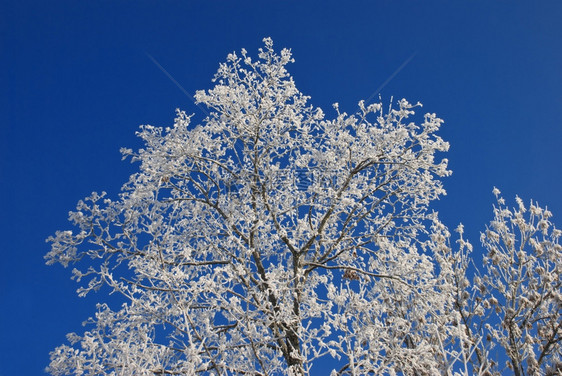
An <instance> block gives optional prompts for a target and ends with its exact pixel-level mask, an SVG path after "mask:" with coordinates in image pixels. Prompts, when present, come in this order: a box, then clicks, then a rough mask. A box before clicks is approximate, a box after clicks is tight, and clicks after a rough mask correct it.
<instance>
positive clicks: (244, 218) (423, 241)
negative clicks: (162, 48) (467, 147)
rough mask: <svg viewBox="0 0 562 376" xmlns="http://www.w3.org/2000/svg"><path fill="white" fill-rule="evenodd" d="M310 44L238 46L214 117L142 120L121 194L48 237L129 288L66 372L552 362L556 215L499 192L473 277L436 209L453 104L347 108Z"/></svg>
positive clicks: (421, 369) (392, 369) (67, 357)
mask: <svg viewBox="0 0 562 376" xmlns="http://www.w3.org/2000/svg"><path fill="white" fill-rule="evenodd" d="M292 61H293V60H292V56H291V52H290V51H289V50H287V49H283V50H281V51H280V52H279V53H277V52H276V51H275V50H274V48H273V43H272V41H271V39H269V38H266V39H264V47H263V48H262V49H260V50H259V54H258V58H257V59H253V58H251V57H250V56H249V55H248V53H247V52H246V51H245V50H242V51H241V53H240V54H237V53H231V54H229V55H228V57H227V61H226V62H225V63H223V64H221V65H220V67H219V69H218V72H217V74H216V75H215V78H214V82H215V86H214V87H213V88H212V89H211V90H208V91H199V92H197V94H196V96H195V98H196V101H197V103H198V104H200V105H204V106H206V108H208V111H209V115H208V116H207V117H206V118H204V119H202V120H201V121H200V122H199V123H195V122H194V121H193V118H194V116H193V115H192V116H189V115H187V114H186V113H185V112H183V111H179V110H178V112H177V117H176V119H175V122H174V124H173V126H171V127H169V128H165V129H163V128H158V127H153V126H148V125H146V126H142V127H141V130H140V131H139V132H138V135H139V136H140V137H141V138H142V140H143V141H144V144H145V146H144V148H143V149H141V150H139V151H136V152H135V151H133V150H130V149H123V150H122V152H123V155H124V157H128V158H131V159H132V160H133V161H136V162H139V165H140V168H139V172H138V173H136V174H134V175H132V176H131V178H130V180H129V181H128V182H127V183H126V184H125V185H124V186H123V188H122V193H121V194H120V195H119V197H118V198H117V199H116V200H113V199H110V198H108V197H107V196H106V194H105V193H100V194H98V193H93V194H92V195H91V196H90V197H88V198H86V199H85V200H84V201H80V202H79V203H78V206H77V209H76V211H74V212H71V213H70V221H71V222H72V224H73V225H74V227H75V229H74V230H73V231H60V232H57V233H56V235H55V236H53V237H51V238H49V241H50V243H51V247H52V248H51V251H50V252H49V253H48V254H47V256H46V259H47V263H48V264H53V263H60V264H62V265H64V266H67V265H74V270H73V276H74V278H75V279H76V280H77V281H79V282H81V287H80V288H79V290H78V292H79V294H81V295H85V294H88V293H89V292H90V291H93V290H97V289H99V288H100V287H102V286H108V287H109V288H110V289H111V291H113V292H117V293H119V294H120V295H121V296H123V297H124V298H125V300H126V302H125V303H124V304H123V305H122V306H121V307H110V306H109V304H103V303H101V304H99V306H98V312H97V313H96V315H95V317H93V318H91V319H90V320H89V326H88V330H87V331H86V332H85V333H84V334H82V335H77V334H69V335H68V339H69V342H70V344H69V345H63V346H60V347H59V348H57V349H56V350H54V351H53V352H52V353H51V364H50V366H49V367H48V371H49V372H51V373H52V374H53V375H66V374H76V375H164V374H169V375H195V374H216V375H235V374H236V375H237V374H251V375H279V374H287V375H309V374H314V370H315V369H317V367H318V366H317V364H318V363H319V362H321V361H322V362H323V361H324V360H329V362H331V363H330V364H334V367H333V371H332V374H333V375H364V374H389V375H393V374H404V375H430V374H431V375H433V374H451V375H452V374H453V373H459V374H470V373H474V374H482V375H484V374H492V373H498V372H501V370H502V369H503V367H504V364H499V362H498V361H495V360H494V359H493V357H491V356H490V354H492V353H493V352H494V351H495V350H494V349H498V348H502V349H505V351H504V353H502V355H501V356H502V359H504V360H505V359H509V363H510V366H511V367H512V368H513V369H514V371H515V372H516V374H518V375H522V374H532V372H534V370H536V372H546V369H547V368H548V367H549V366H554V365H555V363H556V362H557V361H559V360H560V355H561V354H560V351H561V350H560V338H561V334H562V330H561V322H560V313H561V310H562V308H561V301H562V300H561V296H562V295H561V284H560V283H561V282H560V271H561V268H562V266H561V265H560V262H559V260H560V259H561V257H560V256H561V247H560V246H559V245H558V238H559V237H560V231H558V230H556V229H555V228H554V227H553V225H552V224H551V223H550V222H549V218H550V213H549V212H548V211H546V210H544V209H541V208H540V207H539V206H538V205H536V204H532V205H531V207H530V209H529V211H527V210H526V209H525V207H524V205H523V204H522V203H520V204H519V205H520V206H519V209H517V210H514V211H510V210H509V209H507V208H506V207H505V206H504V204H505V203H504V201H503V199H502V198H501V197H500V196H499V192H497V194H498V205H499V206H498V207H497V208H496V209H495V210H494V213H495V216H496V218H495V219H494V221H493V222H492V223H491V225H490V227H489V228H488V230H487V231H486V232H485V233H484V234H483V239H482V241H483V244H484V246H485V248H486V249H487V250H488V255H487V256H486V260H488V261H490V262H487V263H486V267H487V269H486V270H484V271H483V272H484V273H485V274H478V273H477V276H476V277H475V280H474V281H470V280H469V279H470V278H469V274H470V273H469V270H468V269H469V267H470V256H469V254H470V250H471V248H472V247H471V245H470V243H469V242H467V241H465V240H464V239H463V238H462V229H459V230H460V231H459V232H460V236H459V240H458V244H459V246H458V247H456V248H457V249H455V250H453V247H452V246H451V240H450V239H451V235H450V233H449V231H448V229H447V227H446V226H444V225H443V224H442V223H441V222H440V221H439V219H438V217H437V214H436V213H434V212H433V211H432V210H431V208H430V203H431V202H432V201H433V200H435V199H438V198H439V197H440V196H441V195H443V194H445V190H444V189H443V186H442V182H441V178H443V177H446V176H448V175H449V174H450V171H449V170H448V169H447V160H446V159H444V158H442V157H441V156H440V152H445V151H446V150H447V149H448V143H447V142H445V141H443V140H442V139H441V137H439V136H438V135H437V131H438V130H439V128H440V126H441V125H442V123H443V121H442V120H441V119H440V118H438V117H437V116H436V115H435V114H431V113H427V114H424V115H422V116H419V115H417V114H416V112H419V111H420V109H421V104H419V103H418V104H415V105H414V104H411V103H409V102H408V101H406V100H405V99H402V100H400V101H398V102H397V103H391V104H390V105H388V106H383V104H382V103H375V104H368V103H364V102H363V101H362V102H360V103H359V110H358V111H357V112H356V113H353V114H347V113H345V112H340V110H339V107H338V106H337V104H336V105H334V111H333V112H334V113H335V116H334V117H333V118H329V117H328V116H327V115H325V113H324V112H323V111H322V110H321V109H319V108H316V107H314V106H312V105H310V104H309V103H308V100H309V97H307V96H305V95H303V94H302V93H300V92H299V91H298V89H297V88H296V86H295V83H294V81H293V79H292V77H291V76H290V74H289V73H288V71H287V69H286V67H287V65H288V64H289V63H291V62H292ZM526 213H527V214H529V213H530V218H528V219H527V218H525V214H526ZM453 244H454V243H453ZM491 317H494V319H493V320H491V319H490V318H491ZM490 323H500V324H498V325H491V324H490ZM315 367H316V368H315ZM527 370H529V371H527Z"/></svg>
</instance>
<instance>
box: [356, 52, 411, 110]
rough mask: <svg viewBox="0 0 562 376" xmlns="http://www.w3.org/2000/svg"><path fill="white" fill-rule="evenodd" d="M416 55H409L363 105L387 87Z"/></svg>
mask: <svg viewBox="0 0 562 376" xmlns="http://www.w3.org/2000/svg"><path fill="white" fill-rule="evenodd" d="M417 53H418V51H415V52H414V53H413V54H411V55H410V57H409V58H407V59H406V60H405V61H404V62H403V63H402V65H400V66H399V67H398V69H396V70H395V71H394V73H392V74H391V75H390V76H389V77H388V78H387V79H386V81H384V82H383V83H382V84H381V86H379V87H378V88H377V90H375V91H374V92H373V94H371V96H370V97H369V98H368V99H367V100H366V101H365V105H367V104H368V103H369V102H370V101H371V100H372V99H373V98H374V97H375V95H377V94H378V93H380V91H381V90H382V89H383V88H384V87H385V86H386V85H388V83H389V82H390V81H392V79H393V78H394V77H396V75H397V74H398V73H400V71H401V70H402V69H404V67H405V66H406V65H408V63H409V62H410V61H412V59H413V58H414V57H415V56H416V54H417Z"/></svg>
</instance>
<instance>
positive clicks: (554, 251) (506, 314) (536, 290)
mask: <svg viewBox="0 0 562 376" xmlns="http://www.w3.org/2000/svg"><path fill="white" fill-rule="evenodd" d="M494 194H495V196H496V199H497V206H496V207H494V219H493V220H492V221H491V222H490V225H489V226H488V227H487V228H486V231H485V232H483V233H482V236H481V241H482V244H483V246H484V249H485V256H484V258H483V265H484V269H483V270H481V271H479V273H478V275H477V276H476V277H475V278H474V284H469V283H468V280H467V279H466V275H465V274H464V272H465V271H466V266H467V263H466V262H465V263H464V271H462V272H461V273H459V276H460V277H459V278H458V280H459V281H462V282H460V283H459V284H458V285H459V288H458V294H457V295H456V301H457V303H456V305H457V308H458V309H459V312H460V314H461V316H462V319H463V322H464V324H465V327H466V330H467V334H468V336H469V337H470V338H471V339H472V340H473V341H475V340H479V339H481V340H482V341H481V342H479V344H480V345H481V346H480V349H478V350H477V351H475V353H474V357H473V360H474V362H475V364H477V365H478V367H480V368H483V367H486V368H487V369H490V371H491V372H493V373H494V374H497V375H500V374H502V372H503V371H502V370H504V369H505V368H508V369H510V370H511V372H513V374H515V375H517V376H525V375H543V374H545V373H549V374H554V373H553V372H555V371H554V369H555V368H556V367H557V366H558V365H559V364H560V361H561V357H562V346H561V342H562V261H561V260H562V246H560V244H559V239H560V236H561V235H562V232H561V231H560V230H558V229H556V228H555V226H554V225H553V224H552V223H551V222H550V219H551V217H552V214H551V213H550V212H549V211H548V210H547V209H543V208H541V207H540V206H539V205H538V204H537V203H534V202H531V204H530V205H529V207H526V206H525V205H524V204H523V201H522V200H521V199H520V198H518V197H517V198H516V201H517V207H516V208H513V209H509V208H508V207H507V206H506V204H505V200H504V199H503V198H502V197H501V196H500V191H499V190H498V189H494ZM461 269H462V268H461ZM463 275H464V277H463ZM502 359H503V361H505V360H506V359H507V362H506V363H505V365H504V364H503V361H501V360H502ZM500 362H501V364H500Z"/></svg>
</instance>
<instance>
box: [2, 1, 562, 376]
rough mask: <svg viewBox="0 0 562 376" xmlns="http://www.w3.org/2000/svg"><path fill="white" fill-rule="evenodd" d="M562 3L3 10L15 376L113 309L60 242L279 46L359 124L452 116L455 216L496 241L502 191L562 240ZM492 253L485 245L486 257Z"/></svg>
mask: <svg viewBox="0 0 562 376" xmlns="http://www.w3.org/2000/svg"><path fill="white" fill-rule="evenodd" d="M560 20H562V2H560V1H558V0H551V1H540V2H539V1H537V2H531V1H491V0H488V1H476V0H471V1H463V2H461V1H445V0H443V1H423V2H422V1H390V0H387V1H380V0H373V1H355V2H351V1H350V2H343V1H317V2H312V1H302V0H301V1H290V0H288V1H272V2H265V1H119V0H113V1H74V0H73V1H70V0H69V1H56V0H55V1H48V2H47V1H26V0H23V1H20V0H13V1H6V0H0V68H1V69H0V83H1V84H0V116H1V118H0V190H1V194H0V253H1V259H0V260H1V261H0V376H8V375H24V376H25V375H40V374H42V372H43V369H44V367H45V366H46V365H47V364H48V353H49V351H50V350H52V349H53V348H54V347H56V346H57V345H59V344H61V343H63V342H64V341H65V334H66V333H67V332H71V331H76V332H81V331H82V330H83V328H82V326H81V323H82V321H84V320H85V319H87V318H88V316H90V315H92V314H93V313H94V305H95V302H96V300H98V299H104V298H105V296H103V295H97V296H96V295H94V296H92V297H91V298H87V299H80V298H78V297H77V296H76V294H75V292H74V290H75V288H76V287H77V286H76V284H75V283H74V282H73V281H71V280H70V279H69V277H70V271H69V270H64V269H63V268H62V267H60V266H54V267H47V266H45V265H44V261H43V255H44V254H45V253H46V252H47V251H48V245H47V244H46V243H45V242H44V239H45V238H46V237H47V236H49V235H50V234H53V233H54V232H55V231H56V230H59V229H61V230H62V229H66V228H68V227H69V226H68V225H67V221H66V219H67V213H68V211H69V210H72V209H73V208H74V206H75V203H76V202H77V201H78V200H79V199H81V198H83V197H85V196H86V195H88V194H89V193H90V192H92V191H94V190H95V191H101V190H106V191H108V192H109V193H110V194H112V195H115V194H116V193H117V192H118V190H119V188H120V186H121V185H122V183H124V182H125V181H126V179H127V177H128V176H129V174H130V173H132V172H133V171H134V168H136V166H134V165H130V164H129V163H128V162H121V161H120V154H119V148H120V147H122V146H126V147H131V148H138V147H139V146H140V144H139V142H138V140H137V139H136V137H135V134H134V133H135V131H136V130H137V128H138V126H139V125H140V124H151V125H155V126H169V125H171V124H172V120H173V118H174V109H175V108H181V109H184V110H186V111H187V112H194V113H196V114H197V115H201V114H200V113H198V111H199V110H198V109H197V108H196V107H195V106H194V105H193V103H192V102H191V101H190V100H189V98H187V97H186V96H185V95H184V94H183V93H182V92H181V91H180V90H179V89H178V88H177V87H176V86H174V84H173V83H172V82H171V81H170V80H169V79H168V78H167V77H166V76H165V75H164V74H163V73H162V72H161V71H160V70H159V69H158V68H157V67H156V65H155V64H154V63H153V62H152V61H151V60H150V59H149V58H148V56H147V54H150V55H152V56H153V57H154V58H156V59H157V60H158V61H159V62H160V64H162V66H164V67H165V69H166V70H167V71H168V72H169V73H170V74H171V75H173V77H174V78H175V79H176V80H177V81H178V82H179V83H180V84H181V85H182V86H183V87H184V88H185V89H186V90H187V91H189V92H190V93H194V92H195V90H198V89H207V88H210V87H211V85H212V83H211V78H212V76H213V74H214V72H215V71H216V68H217V67H218V64H219V62H222V61H223V60H224V59H225V57H226V55H227V54H228V53H229V52H231V51H235V50H236V51H239V50H240V49H241V48H242V47H245V48H246V49H247V50H248V51H250V52H251V53H252V54H254V55H255V51H256V49H257V48H258V47H259V46H260V45H261V43H262V42H261V40H262V38H263V37H265V36H271V37H272V38H273V40H274V42H275V44H276V46H277V47H278V48H282V47H289V48H291V49H292V51H293V54H294V57H295V59H296V63H295V64H292V65H291V66H290V68H289V69H290V70H291V72H292V74H293V76H294V78H295V82H296V84H297V86H298V87H299V89H300V90H301V91H302V92H304V93H305V94H307V95H310V96H311V97H312V99H311V103H312V104H314V105H316V106H320V107H322V108H324V110H325V112H326V113H327V114H328V115H333V113H332V112H331V103H333V102H339V103H340V108H341V109H342V110H346V111H348V112H353V111H354V110H355V109H356V104H357V101H358V100H360V99H364V98H368V97H369V96H370V95H371V94H373V92H374V91H375V90H376V89H377V88H378V87H379V86H380V85H381V84H382V83H383V82H385V81H386V80H387V78H389V77H390V76H391V75H392V74H393V72H395V70H396V69H397V68H398V67H400V66H401V65H402V64H403V62H404V61H406V60H407V59H408V58H409V57H411V56H412V55H413V54H415V55H414V57H413V58H412V59H411V60H410V62H409V63H408V64H407V65H406V66H405V67H404V68H403V69H402V70H401V71H400V72H399V73H398V74H397V75H396V76H395V77H394V78H393V79H392V80H391V81H390V82H389V83H388V84H387V85H386V86H385V87H384V88H383V90H382V92H381V95H382V98H383V100H385V101H386V102H388V100H389V98H390V96H391V95H394V98H395V99H399V98H402V97H405V98H407V99H408V100H410V101H411V102H416V101H421V102H422V103H424V108H423V110H424V111H428V112H435V113H437V114H438V115H439V116H440V117H442V118H443V119H445V124H444V126H443V129H442V131H441V135H442V136H443V137H444V138H445V139H446V140H448V141H450V143H451V150H450V152H449V153H448V155H446V157H447V158H448V159H449V160H450V166H451V168H452V169H453V175H452V177H450V178H447V179H446V181H445V187H446V189H447V191H448V196H447V197H446V198H445V199H443V200H441V201H440V202H438V203H437V204H436V205H435V208H436V209H438V210H439V211H440V213H441V215H442V218H443V219H444V220H445V222H446V223H447V224H448V225H449V226H450V227H455V226H456V225H457V224H458V222H461V221H462V222H463V223H465V225H466V231H467V235H468V237H469V238H470V239H471V240H472V242H473V243H474V244H475V245H478V244H479V241H478V237H479V231H480V230H482V229H483V228H484V225H485V224H486V222H487V221H489V220H490V219H491V215H492V212H491V207H492V204H493V195H492V193H491V191H492V188H493V186H497V187H498V188H500V189H501V190H502V192H503V193H504V194H505V197H506V199H508V201H510V202H511V203H513V201H511V200H512V199H513V197H514V195H515V194H519V195H520V196H521V197H522V198H523V199H524V200H525V201H528V200H529V199H531V198H534V199H536V200H538V201H539V203H540V204H543V205H548V207H549V208H550V210H551V211H552V212H553V213H554V215H555V217H554V222H555V223H558V225H559V226H558V227H562V196H561V195H560V187H561V186H562V172H561V164H562V154H561V152H560V150H561V145H560V143H561V142H560V141H561V140H562V22H561V21H560ZM476 249H477V250H478V247H476Z"/></svg>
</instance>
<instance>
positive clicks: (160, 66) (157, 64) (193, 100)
mask: <svg viewBox="0 0 562 376" xmlns="http://www.w3.org/2000/svg"><path fill="white" fill-rule="evenodd" d="M144 53H145V54H146V56H148V58H149V59H150V60H152V62H153V63H154V65H156V66H157V67H158V69H160V70H161V71H162V73H164V74H165V75H166V77H168V78H169V79H170V81H172V82H173V83H174V85H176V86H177V87H178V88H179V89H180V90H181V91H182V92H183V93H184V94H185V95H186V96H187V97H188V98H189V99H191V101H192V102H193V103H194V104H195V105H196V106H197V107H199V109H200V110H201V111H203V113H204V114H205V115H207V116H209V113H208V112H207V110H205V109H204V108H203V107H202V106H201V105H200V104H198V103H197V102H196V101H195V98H193V96H192V95H191V94H189V93H188V92H187V90H185V89H184V88H183V86H181V85H180V84H179V82H177V81H176V80H175V79H174V77H172V75H171V74H170V73H168V71H167V70H166V69H164V67H163V66H162V65H160V63H159V62H158V61H157V60H156V59H155V58H154V57H152V55H151V54H149V53H148V52H146V51H145V52H144Z"/></svg>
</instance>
